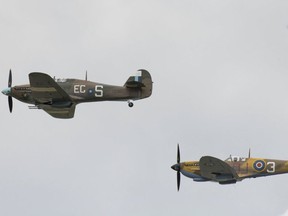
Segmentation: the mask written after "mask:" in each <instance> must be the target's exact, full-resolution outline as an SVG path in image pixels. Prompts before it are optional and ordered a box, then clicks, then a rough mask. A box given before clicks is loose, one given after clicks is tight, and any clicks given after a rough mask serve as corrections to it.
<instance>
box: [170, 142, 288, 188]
mask: <svg viewBox="0 0 288 216" xmlns="http://www.w3.org/2000/svg"><path fill="white" fill-rule="evenodd" d="M171 168H172V169H173V170H175V171H177V188H178V190H179V187H180V173H182V174H183V175H184V176H186V177H189V178H192V179H193V180H194V181H196V182H205V181H212V182H218V183H219V184H234V183H236V182H237V181H242V180H243V179H245V178H257V177H262V176H270V175H278V174H284V173H288V161H287V160H274V159H264V158H250V150H249V155H248V157H247V158H246V157H239V156H231V155H230V157H229V158H227V159H226V160H225V161H222V160H220V159H218V158H215V157H211V156H203V157H201V158H200V160H199V161H189V162H182V163H181V162H180V150H179V145H178V148H177V164H175V165H173V166H171Z"/></svg>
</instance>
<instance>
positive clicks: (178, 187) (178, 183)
mask: <svg viewBox="0 0 288 216" xmlns="http://www.w3.org/2000/svg"><path fill="white" fill-rule="evenodd" d="M180 181H181V175H180V172H179V171H178V172H177V190H178V191H179V189H180Z"/></svg>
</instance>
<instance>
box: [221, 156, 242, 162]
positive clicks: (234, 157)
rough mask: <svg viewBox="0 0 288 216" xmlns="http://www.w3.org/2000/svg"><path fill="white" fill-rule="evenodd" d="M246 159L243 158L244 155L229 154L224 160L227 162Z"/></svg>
mask: <svg viewBox="0 0 288 216" xmlns="http://www.w3.org/2000/svg"><path fill="white" fill-rule="evenodd" d="M246 160H247V158H245V157H239V156H232V155H230V157H229V158H227V159H226V160H225V161H228V162H244V161H246Z"/></svg>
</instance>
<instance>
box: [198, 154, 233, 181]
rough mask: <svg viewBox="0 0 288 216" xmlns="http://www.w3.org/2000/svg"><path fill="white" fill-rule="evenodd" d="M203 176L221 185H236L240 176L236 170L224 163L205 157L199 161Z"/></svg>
mask: <svg viewBox="0 0 288 216" xmlns="http://www.w3.org/2000/svg"><path fill="white" fill-rule="evenodd" d="M199 165H200V172H201V176H202V177H204V178H207V179H210V180H213V181H217V182H219V183H220V184H232V183H236V181H237V179H238V175H237V173H236V172H235V170H234V169H233V168H232V167H230V166H229V165H228V164H227V163H225V162H224V161H222V160H220V159H218V158H215V157H211V156H204V157H202V158H201V159H200V161H199Z"/></svg>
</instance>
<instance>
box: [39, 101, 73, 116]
mask: <svg viewBox="0 0 288 216" xmlns="http://www.w3.org/2000/svg"><path fill="white" fill-rule="evenodd" d="M38 107H39V108H40V109H43V110H44V111H45V112H47V113H48V114H49V115H51V116H53V117H54V118H62V119H68V118H73V117H74V113H75V107H76V105H75V104H72V105H71V106H70V107H53V106H51V105H44V104H41V105H38Z"/></svg>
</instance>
